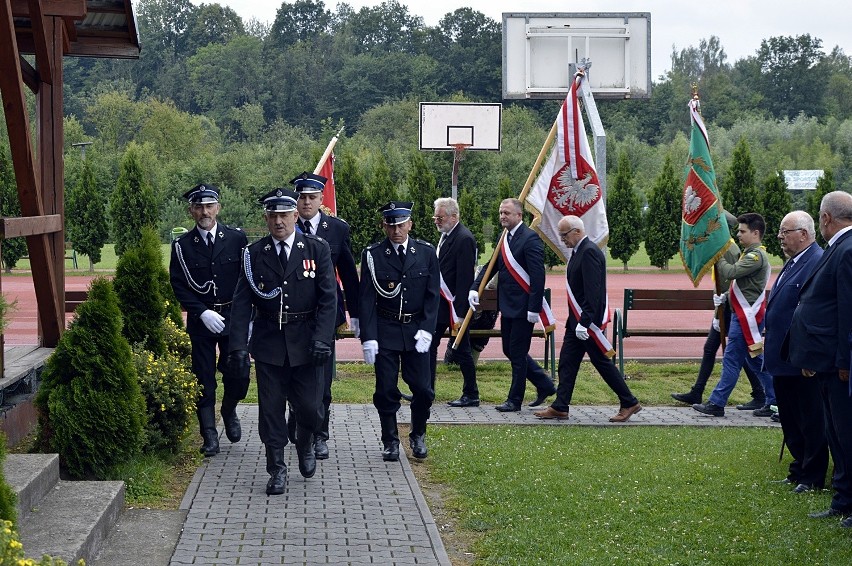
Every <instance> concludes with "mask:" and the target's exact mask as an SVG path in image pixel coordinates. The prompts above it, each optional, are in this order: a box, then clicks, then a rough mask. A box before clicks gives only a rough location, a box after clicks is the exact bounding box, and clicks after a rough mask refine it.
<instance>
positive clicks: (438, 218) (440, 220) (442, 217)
mask: <svg viewBox="0 0 852 566" xmlns="http://www.w3.org/2000/svg"><path fill="white" fill-rule="evenodd" d="M446 217H447V215H446V214H441V215H438V214H436V215H435V216H433V217H432V220H437V221H439V222H442V221H443V220H444V218H446Z"/></svg>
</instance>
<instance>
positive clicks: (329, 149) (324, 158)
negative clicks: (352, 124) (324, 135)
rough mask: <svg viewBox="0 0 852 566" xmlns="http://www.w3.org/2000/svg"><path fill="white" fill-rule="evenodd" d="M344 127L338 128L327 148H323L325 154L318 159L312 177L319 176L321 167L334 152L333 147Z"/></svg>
mask: <svg viewBox="0 0 852 566" xmlns="http://www.w3.org/2000/svg"><path fill="white" fill-rule="evenodd" d="M345 127H346V126H345V125H344V126H340V129H339V130H337V133H336V134H334V137H333V138H331V141H329V142H328V147H326V148H325V152H324V153H323V154H322V157H320V160H319V163H317V166H316V167H314V175H319V172H320V171H322V167H323V165H325V162H326V161H328V157H329V156H330V155H331V152H332V151H334V146H335V145H336V144H337V139H338V138H339V137H340V134H342V133H343V128H345Z"/></svg>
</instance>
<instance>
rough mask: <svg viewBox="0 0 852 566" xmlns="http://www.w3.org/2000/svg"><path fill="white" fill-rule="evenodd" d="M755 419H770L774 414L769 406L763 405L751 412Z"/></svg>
mask: <svg viewBox="0 0 852 566" xmlns="http://www.w3.org/2000/svg"><path fill="white" fill-rule="evenodd" d="M751 414H752V415H754V416H755V417H771V416H772V415H774V414H775V411H773V410H772V407H770V406H769V405H764V406H762V407H761V408H759V409H755V410H754V411H752V412H751Z"/></svg>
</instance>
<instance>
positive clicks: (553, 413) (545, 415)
mask: <svg viewBox="0 0 852 566" xmlns="http://www.w3.org/2000/svg"><path fill="white" fill-rule="evenodd" d="M533 415H535V416H536V417H537V418H539V419H557V420H560V421H564V420H566V419H567V418H568V411H557V410H556V409H554V408H553V407H548V408H546V409H544V410H543V411H536V412H534V413H533Z"/></svg>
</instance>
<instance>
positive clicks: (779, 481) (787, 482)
mask: <svg viewBox="0 0 852 566" xmlns="http://www.w3.org/2000/svg"><path fill="white" fill-rule="evenodd" d="M769 483H778V484H781V485H793V484H794V483H796V482H794V481H793V480H791V479H790V478H784V479H783V480H772V481H771V482H769Z"/></svg>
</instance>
